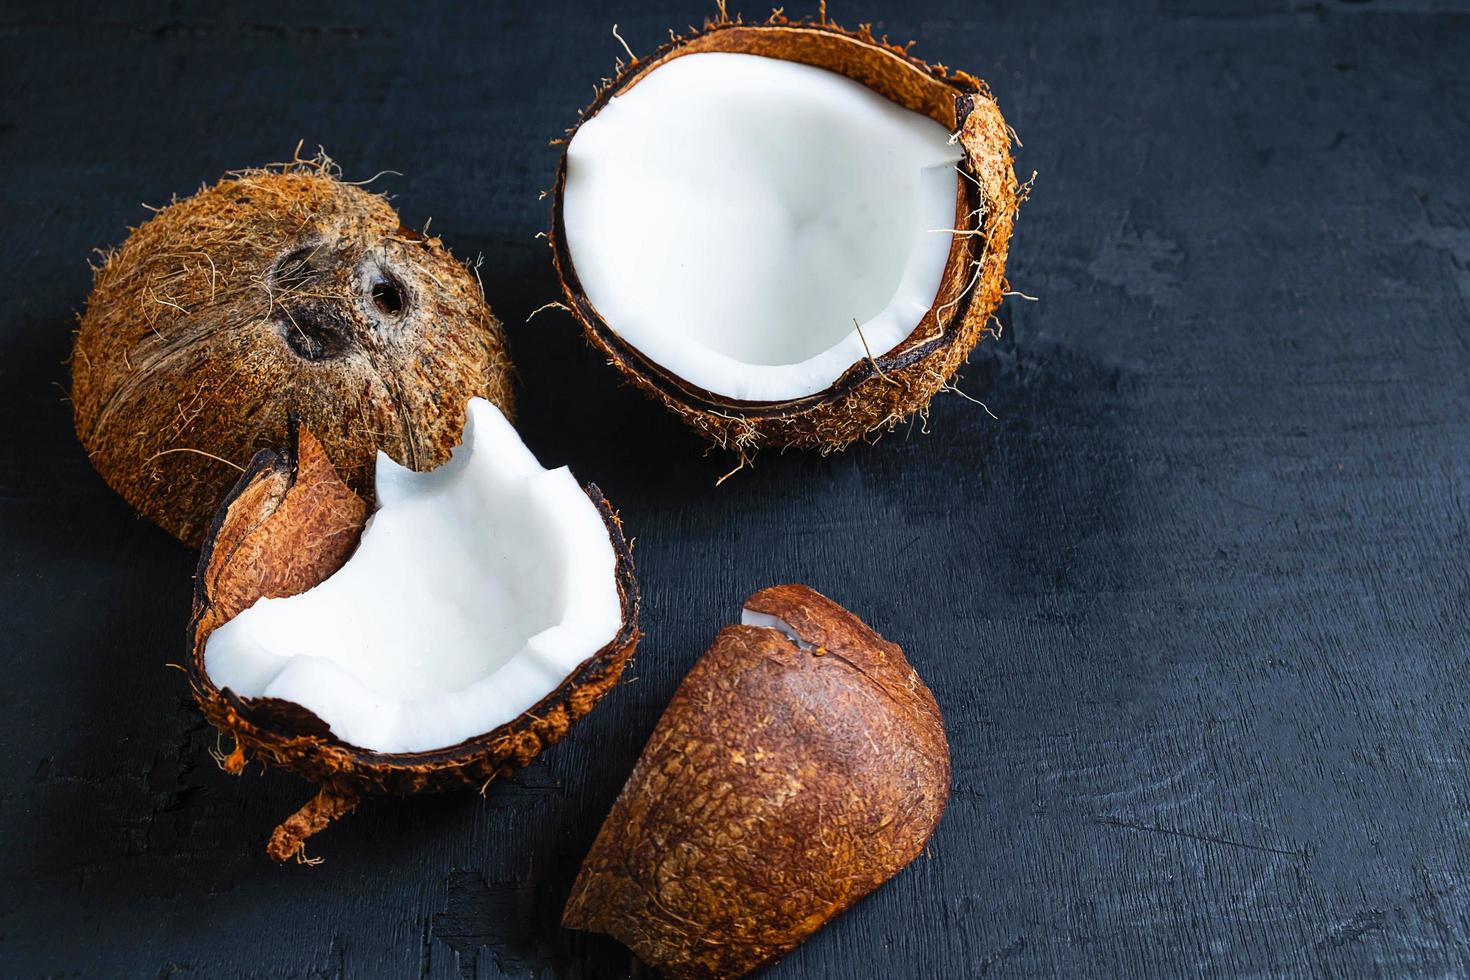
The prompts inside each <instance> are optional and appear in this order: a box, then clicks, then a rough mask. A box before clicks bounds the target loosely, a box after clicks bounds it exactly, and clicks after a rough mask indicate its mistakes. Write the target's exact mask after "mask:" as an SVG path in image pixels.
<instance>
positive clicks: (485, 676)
mask: <svg viewBox="0 0 1470 980" xmlns="http://www.w3.org/2000/svg"><path fill="white" fill-rule="evenodd" d="M292 432H293V436H294V442H293V444H292V445H290V446H288V447H287V448H286V449H284V450H282V451H279V452H263V453H261V454H259V455H258V456H257V457H256V459H255V461H254V462H253V463H252V465H251V467H250V468H249V470H248V471H247V472H246V474H245V476H244V477H242V478H241V480H240V482H239V483H238V484H237V485H236V487H235V489H234V490H233V491H232V492H231V494H230V495H229V497H227V498H226V500H225V502H224V503H223V504H222V505H221V507H220V510H219V513H218V514H217V515H216V518H215V522H214V525H213V528H212V530H211V532H210V534H209V536H208V538H207V540H206V543H205V546H204V550H203V553H202V554H201V556H200V564H199V574H198V579H197V582H196V587H195V598H194V617H193V622H192V626H191V643H192V655H191V657H190V660H189V665H188V669H189V675H190V680H191V686H192V688H193V691H194V695H195V697H196V699H197V700H198V701H199V704H200V706H201V708H202V709H203V711H204V714H205V715H206V717H208V718H209V720H210V721H211V722H212V723H213V724H214V725H215V726H216V727H218V728H219V729H220V730H221V732H223V733H228V734H230V735H232V736H233V737H234V739H235V743H236V744H235V749H234V751H233V752H232V753H231V754H230V755H229V756H228V757H224V760H223V764H224V766H225V768H226V769H227V770H230V771H235V772H238V771H240V769H241V768H243V766H244V762H245V753H246V752H247V751H253V752H254V753H255V754H256V756H257V757H259V758H260V759H261V760H262V761H264V762H266V763H267V764H269V765H276V766H280V767H282V768H286V769H290V770H292V771H295V772H297V773H299V774H301V775H303V776H305V777H307V778H308V779H311V780H313V781H315V782H318V783H320V784H322V788H321V791H320V793H319V794H318V795H317V797H316V798H315V799H313V800H312V801H311V802H310V803H308V804H307V805H306V806H305V807H303V808H302V810H301V811H300V812H298V813H297V814H295V815H294V816H292V817H291V818H290V819H288V820H287V821H286V822H285V823H283V824H282V825H281V827H279V828H277V830H276V832H275V834H274V835H273V836H272V838H271V841H270V844H269V846H268V851H269V853H270V854H271V855H272V856H273V857H275V858H277V859H279V860H284V859H286V858H288V857H292V856H298V857H299V856H300V854H301V853H302V852H301V847H302V844H303V842H304V840H305V838H306V837H307V836H309V835H310V834H312V833H315V832H316V831H317V830H320V829H321V828H322V827H324V826H325V825H326V824H327V823H328V822H330V821H331V820H332V819H335V818H336V817H337V816H340V815H342V814H343V813H346V812H348V811H350V810H351V809H352V808H353V807H354V806H355V805H356V802H357V800H358V798H360V797H361V796H363V795H366V794H370V793H396V794H410V793H417V792H421V791H425V790H440V789H453V788H458V787H469V786H476V787H478V786H483V785H484V784H485V783H486V781H487V780H490V779H493V778H495V777H496V776H498V775H503V774H504V773H506V772H509V771H510V770H511V769H514V768H515V767H517V766H522V765H525V764H526V763H528V762H530V761H531V760H532V759H533V758H535V757H536V756H537V755H538V754H539V753H540V752H541V751H542V750H543V749H544V748H545V747H546V746H548V745H550V744H551V743H553V742H555V741H557V740H558V739H559V738H561V737H562V736H563V735H564V734H565V733H566V731H567V728H568V726H569V725H570V724H571V723H572V722H573V721H575V720H577V719H578V718H580V717H581V716H582V715H584V714H586V713H587V711H589V710H590V709H591V708H592V706H593V704H595V703H596V701H597V700H598V699H599V698H600V697H601V696H602V695H603V694H604V693H606V691H607V690H608V689H609V688H610V687H611V686H612V684H613V683H614V682H615V681H616V680H617V677H618V675H619V674H620V673H621V671H622V668H623V666H624V664H625V663H626V662H627V660H628V657H629V656H630V654H631V653H632V651H633V648H634V646H635V645H636V644H637V642H638V637H639V633H638V628H637V614H638V588H637V583H636V580H635V579H634V575H633V566H632V558H631V555H630V553H629V550H628V546H627V542H626V541H625V539H624V537H623V533H622V527H621V524H620V522H619V520H618V518H617V515H616V514H615V513H614V512H613V511H612V509H611V508H610V507H609V506H608V504H607V501H606V500H605V499H604V498H603V496H602V494H601V492H600V491H598V489H597V488H596V487H595V486H592V485H588V486H587V487H585V488H583V487H581V486H579V485H578V484H577V483H576V481H575V480H574V479H573V477H572V475H571V473H570V472H569V471H568V470H567V469H566V468H564V467H563V468H561V469H556V470H547V469H544V468H543V467H542V466H541V465H540V464H539V463H538V462H537V461H536V459H535V457H534V456H532V454H531V453H530V451H529V450H528V449H527V448H526V447H525V445H524V444H522V442H521V440H520V438H519V436H518V435H517V434H516V432H515V430H514V429H513V428H512V427H511V425H510V423H509V422H507V421H506V419H505V418H504V416H503V415H501V414H500V412H499V410H498V409H496V408H495V407H494V406H493V405H491V404H490V403H488V402H486V401H484V400H482V399H474V400H472V401H471V402H470V403H469V407H468V411H467V415H466V422H465V430H464V432H465V434H464V442H463V443H462V444H461V445H460V446H459V447H458V448H457V449H455V450H454V452H453V454H452V456H451V457H450V459H449V461H448V462H446V463H445V464H444V465H443V466H440V467H439V468H438V469H435V470H432V471H429V472H424V473H416V472H413V471H411V470H408V469H405V468H404V467H402V466H399V465H398V464H397V463H394V462H393V461H392V460H391V459H389V458H388V457H387V456H385V455H382V454H380V455H379V457H378V460H377V472H376V477H375V482H376V491H377V502H376V510H375V511H371V510H370V508H369V506H368V505H367V503H366V502H365V501H363V500H362V499H361V498H359V497H357V496H356V495H355V494H354V493H353V492H352V491H351V489H349V488H348V487H347V485H346V484H345V483H343V482H342V480H341V479H340V478H339V477H338V475H337V473H336V471H335V470H334V469H333V468H332V466H331V463H330V462H329V461H328V460H327V458H326V455H325V453H324V452H323V451H322V448H321V446H320V445H319V444H318V443H317V441H316V439H315V438H314V437H313V436H312V435H311V433H310V432H308V431H306V430H304V429H299V428H297V427H295V426H294V425H293V427H292Z"/></svg>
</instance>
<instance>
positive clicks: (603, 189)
mask: <svg viewBox="0 0 1470 980" xmlns="http://www.w3.org/2000/svg"><path fill="white" fill-rule="evenodd" d="M1010 145H1011V131H1010V128H1009V127H1008V126H1007V124H1006V122H1005V120H1004V119H1003V118H1002V116H1001V114H1000V110H999V109H998V108H997V107H996V104H995V101H994V100H993V99H992V98H991V96H990V93H989V90H988V89H987V88H986V86H985V84H984V83H983V82H981V81H980V80H978V79H976V78H974V77H972V76H970V75H967V74H965V73H963V72H954V73H950V72H948V71H947V70H946V69H944V68H943V67H942V66H930V65H927V64H925V63H924V62H922V61H919V60H917V59H915V58H912V57H910V56H909V55H908V54H907V52H906V49H902V48H898V47H895V46H893V45H890V44H887V43H885V42H883V41H879V40H876V39H875V38H874V37H873V36H872V34H871V32H869V31H867V30H863V31H860V32H856V33H854V32H848V31H844V30H842V29H841V28H838V27H835V26H833V25H831V24H828V23H826V22H825V21H824V22H823V23H820V24H816V23H792V22H788V21H785V20H784V19H782V18H781V17H779V16H777V17H775V18H773V20H772V22H770V23H767V24H762V25H748V24H742V23H734V22H728V21H722V22H719V23H712V24H708V25H706V26H705V28H704V29H703V30H701V31H698V32H695V33H694V34H692V35H690V36H688V37H684V38H679V39H677V40H675V41H673V42H671V43H670V44H668V45H666V46H664V47H662V48H660V49H659V50H657V51H655V52H654V53H653V55H652V56H651V57H648V58H646V59H635V60H634V61H633V62H631V63H630V64H628V65H627V66H626V67H625V68H624V69H623V70H622V71H621V72H620V73H619V75H618V77H617V78H616V79H615V80H614V81H613V82H611V83H610V84H609V85H608V86H607V87H606V88H604V89H603V90H602V91H600V92H599V94H598V95H597V97H596V99H595V100H594V101H593V103H592V104H591V105H590V106H589V107H588V108H587V109H586V110H585V111H584V112H583V113H582V116H581V118H580V120H579V122H578V124H577V126H576V127H575V128H574V129H573V130H572V131H571V133H570V137H569V139H568V140H567V142H566V149H565V151H564V153H563V155H562V160H561V165H560V168H559V170H558V172H557V177H556V183H555V185H554V187H553V191H552V232H551V239H552V247H553V254H554V256H555V259H556V264H557V270H558V273H559V275H560V278H561V284H562V290H563V293H564V294H565V298H566V303H567V306H568V307H569V308H570V309H571V311H572V312H573V314H574V315H575V316H576V317H577V318H578V320H579V321H580V322H581V323H582V326H583V328H584V330H585V332H586V334H587V337H588V339H589V340H590V342H591V343H592V344H593V345H594V346H595V347H597V348H598V349H600V350H601V351H602V352H603V353H604V354H606V355H607V357H608V360H609V361H610V362H611V363H612V364H613V365H614V366H616V367H617V368H618V369H619V370H620V371H622V372H623V373H624V374H625V375H627V376H628V377H629V378H630V379H631V380H632V381H633V382H634V383H635V384H636V385H637V386H638V387H640V388H641V389H643V390H644V391H645V392H646V393H648V394H649V395H652V396H653V397H655V398H657V399H659V400H660V401H662V402H663V403H664V405H665V406H667V407H668V408H669V409H671V410H672V411H674V412H675V413H676V414H677V415H679V416H680V417H681V418H683V419H684V420H685V421H686V422H687V423H689V424H690V425H691V426H693V427H694V428H695V429H696V430H698V431H699V432H700V433H702V434H703V435H705V436H706V437H708V438H710V439H711V440H712V441H714V442H715V443H716V444H718V445H721V446H724V447H727V448H731V449H735V450H738V451H741V452H744V451H746V450H753V449H758V448H760V447H761V446H765V445H774V446H803V447H810V448H818V449H821V450H824V451H825V450H830V449H837V448H841V447H843V446H846V445H847V444H848V443H850V442H852V441H853V440H855V439H857V438H859V437H861V436H863V435H864V434H866V433H869V432H872V431H874V430H880V429H891V428H893V427H894V426H895V425H896V424H897V423H898V422H899V421H901V420H903V419H904V418H907V417H908V416H909V415H911V414H912V413H914V412H916V411H920V410H923V409H924V408H925V407H926V406H927V405H928V403H929V400H930V398H931V397H932V396H933V395H934V394H935V393H936V392H938V391H939V390H940V389H941V388H943V387H944V386H945V385H946V384H947V383H948V381H949V379H950V378H951V377H952V376H953V374H954V373H955V371H956V370H957V369H958V367H959V365H960V364H961V363H962V362H963V361H964V360H965V358H966V357H967V356H968V355H969V352H970V350H971V349H972V348H973V347H974V345H975V344H976V343H977V341H978V340H979V339H980V338H981V336H982V335H983V334H985V333H986V331H987V325H988V324H989V322H990V320H991V314H992V313H993V311H994V310H995V308H996V306H997V305H998V304H999V303H1000V301H1001V296H1002V293H1003V292H1004V289H1005V286H1004V281H1005V263H1006V254H1007V248H1008V245H1009V241H1010V235H1011V227H1012V223H1013V220H1014V217H1015V212H1016V207H1017V201H1018V197H1019V188H1018V186H1017V183H1016V178H1015V173H1014V170H1013V168H1012V161H1011V154H1010Z"/></svg>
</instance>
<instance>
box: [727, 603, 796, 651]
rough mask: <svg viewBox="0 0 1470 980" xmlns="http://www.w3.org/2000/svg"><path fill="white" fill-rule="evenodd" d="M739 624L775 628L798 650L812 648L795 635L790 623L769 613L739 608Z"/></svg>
mask: <svg viewBox="0 0 1470 980" xmlns="http://www.w3.org/2000/svg"><path fill="white" fill-rule="evenodd" d="M740 625H741V626H759V627H760V628H761V629H768V630H775V631H776V632H777V633H782V634H784V635H785V637H786V639H788V640H790V641H791V642H792V643H794V644H796V648H797V649H798V650H810V649H811V648H812V645H811V644H810V643H808V642H807V641H806V640H803V639H802V638H801V637H800V636H797V635H796V630H794V629H792V628H791V624H790V623H788V622H786V620H784V619H782V618H781V617H779V616H772V615H771V614H770V613H761V612H756V611H755V610H754V609H748V608H745V609H741V610H740Z"/></svg>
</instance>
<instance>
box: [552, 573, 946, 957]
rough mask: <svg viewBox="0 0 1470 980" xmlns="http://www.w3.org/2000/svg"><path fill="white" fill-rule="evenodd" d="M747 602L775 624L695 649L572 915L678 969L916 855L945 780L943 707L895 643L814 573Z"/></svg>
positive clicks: (569, 921) (853, 889) (866, 883)
mask: <svg viewBox="0 0 1470 980" xmlns="http://www.w3.org/2000/svg"><path fill="white" fill-rule="evenodd" d="M746 613H747V615H746V616H745V617H744V618H745V620H746V622H747V623H752V622H764V623H775V624H777V628H771V627H770V626H768V625H740V626H727V627H725V628H724V629H723V630H721V631H720V633H719V635H718V636H717V637H716V638H715V641H714V643H713V644H712V645H711V646H710V648H709V650H708V651H707V652H706V653H705V654H704V656H703V657H702V658H701V659H700V660H699V662H698V663H696V664H695V665H694V668H693V669H692V670H691V671H690V672H689V674H688V676H687V677H686V678H685V679H684V682H683V683H682V684H681V685H680V686H679V689H678V690H677V691H676V692H675V694H674V697H673V700H672V701H670V703H669V706H668V708H667V709H666V710H665V711H664V714H663V717H662V718H660V719H659V722H658V724H657V726H655V728H654V730H653V734H652V736H650V738H649V740H648V744H647V746H646V747H645V748H644V750H643V754H642V756H641V757H640V758H639V760H638V763H637V765H636V766H635V767H634V769H633V773H632V775H631V776H629V777H628V782H627V784H626V785H625V786H624V787H623V790H622V793H621V794H619V796H618V799H617V802H615V803H614V804H613V808H612V812H611V813H609V814H608V817H607V820H606V821H605V822H604V823H603V825H602V829H601V830H600V831H599V832H598V835H597V839H596V840H595V841H594V843H593V845H592V849H591V851H590V852H589V853H588V855H587V858H586V860H585V861H584V862H583V864H582V868H581V871H580V873H579V874H578V876H577V879H576V882H575V883H574V884H573V886H572V891H571V896H570V897H569V898H568V900H567V905H566V910H565V913H564V915H563V923H564V924H565V925H567V926H569V927H571V928H574V929H587V930H592V931H596V932H603V933H607V934H608V935H611V936H613V937H614V938H616V939H618V940H619V941H620V942H622V943H624V944H625V945H627V946H628V947H629V948H631V949H632V950H633V951H634V952H635V953H637V954H638V957H639V958H640V959H642V960H643V961H644V962H645V963H648V964H649V965H651V966H654V967H657V968H658V970H659V971H660V972H661V973H662V974H663V975H664V976H667V977H671V978H677V980H683V978H702V980H705V978H726V977H738V976H741V975H743V974H745V973H747V972H749V971H751V970H754V969H757V968H758V967H760V966H762V965H765V964H767V963H770V962H771V961H773V960H776V959H778V958H780V957H781V956H784V955H785V954H786V953H788V952H790V951H791V950H792V949H793V948H795V947H796V945H797V944H798V943H800V942H802V941H803V940H804V939H806V938H807V937H808V936H809V935H811V934H812V933H813V932H814V931H816V930H817V929H818V928H820V927H821V925H822V924H823V923H825V922H826V921H827V920H828V919H830V918H832V917H833V916H835V915H837V914H838V913H840V912H842V911H843V910H844V909H846V908H848V907H849V906H851V905H852V904H853V903H854V902H856V901H857V900H858V899H860V898H862V897H863V896H864V895H866V894H868V893H869V892H871V891H872V890H873V889H875V888H877V887H878V886H879V885H881V884H883V882H885V881H887V880H888V879H889V878H890V877H892V876H893V875H895V874H897V873H898V872H899V871H900V870H902V869H903V868H904V867H905V866H906V865H907V864H908V863H909V862H910V861H912V860H913V859H914V858H915V857H917V856H918V854H919V853H920V851H922V850H923V848H924V845H925V843H926V842H927V841H928V840H929V836H930V835H931V834H932V833H933V831H934V828H935V826H936V825H937V824H938V822H939V818H940V814H941V813H942V812H943V810H944V806H945V802H946V801H947V800H948V798H949V780H950V760H949V746H948V742H947V740H946V738H945V734H944V725H943V722H942V720H941V718H940V715H939V708H938V706H937V705H936V703H935V701H934V697H933V695H932V694H931V693H930V692H929V689H928V688H927V687H925V686H924V682H923V681H922V680H920V679H919V676H918V674H917V673H916V672H915V671H914V668H913V667H912V666H910V664H909V662H908V661H907V660H906V659H905V658H904V655H903V652H902V651H901V650H900V649H899V648H898V647H897V646H895V645H894V644H892V643H890V642H888V641H887V640H884V639H883V638H882V637H881V636H879V635H878V634H877V633H875V632H874V631H873V630H872V629H870V628H869V627H868V626H867V625H865V624H864V623H863V622H862V621H861V620H859V619H858V618H857V617H856V616H854V615H853V614H852V613H851V612H848V611H847V610H846V609H844V608H842V606H840V605H838V604H837V603H836V602H833V601H832V600H831V599H828V598H827V597H825V596H823V595H821V594H819V593H817V592H815V591H813V590H812V589H810V588H807V587H806V586H803V585H781V586H776V587H774V588H769V589H764V590H762V591H760V592H757V593H756V594H755V595H753V596H751V597H750V599H749V600H748V601H747V603H746ZM751 614H754V615H751Z"/></svg>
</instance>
